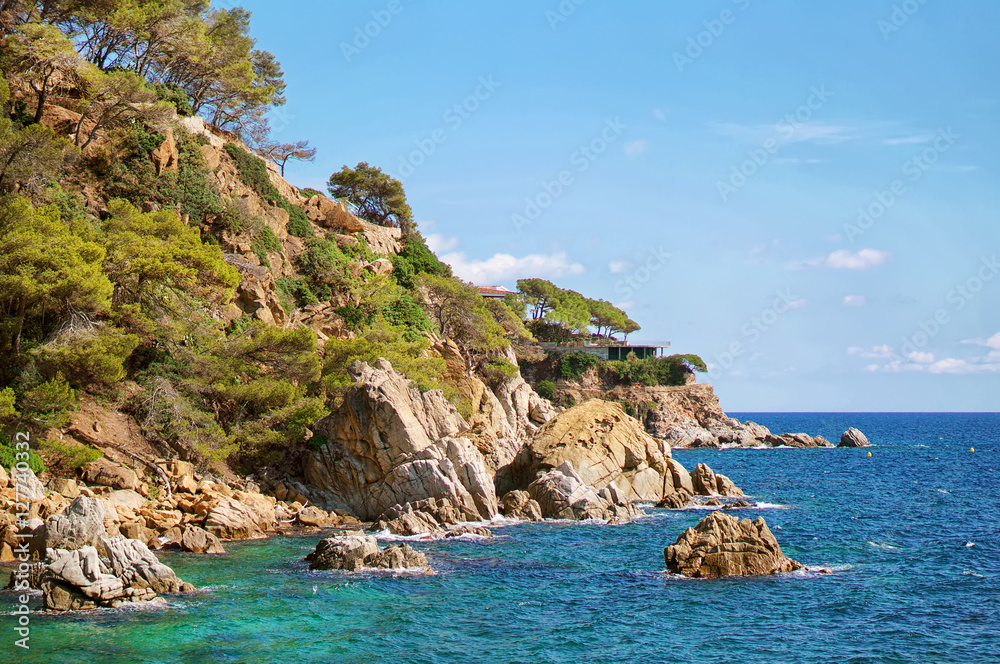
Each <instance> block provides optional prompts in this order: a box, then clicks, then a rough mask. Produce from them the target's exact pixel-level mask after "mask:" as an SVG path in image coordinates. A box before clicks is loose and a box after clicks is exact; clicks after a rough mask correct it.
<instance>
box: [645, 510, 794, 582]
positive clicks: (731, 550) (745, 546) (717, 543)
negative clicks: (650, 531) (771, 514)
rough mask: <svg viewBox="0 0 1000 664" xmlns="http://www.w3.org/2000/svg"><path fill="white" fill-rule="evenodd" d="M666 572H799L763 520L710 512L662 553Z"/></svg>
mask: <svg viewBox="0 0 1000 664" xmlns="http://www.w3.org/2000/svg"><path fill="white" fill-rule="evenodd" d="M663 557H664V559H665V561H666V564H667V569H668V570H670V571H671V572H673V573H675V574H683V575H684V576H690V577H720V576H748V575H764V574H779V573H783V572H793V571H795V570H797V569H801V568H802V565H801V564H800V563H797V562H795V561H794V560H792V559H791V558H788V557H786V556H785V554H784V553H782V551H781V546H780V545H779V544H778V541H777V540H776V539H775V537H774V535H773V534H771V531H770V529H769V528H768V527H767V524H766V523H765V522H764V519H763V518H762V517H758V518H757V519H755V520H754V521H750V519H743V520H740V519H738V518H736V517H734V516H730V515H728V514H724V513H722V512H720V511H716V512H712V513H711V514H709V515H708V516H706V517H705V518H704V519H702V520H701V522H700V523H699V524H698V525H697V526H695V527H694V528H688V529H687V530H685V531H684V532H683V533H682V534H681V535H680V537H678V538H677V541H676V542H674V543H673V544H671V545H670V546H668V547H666V548H665V549H664V550H663Z"/></svg>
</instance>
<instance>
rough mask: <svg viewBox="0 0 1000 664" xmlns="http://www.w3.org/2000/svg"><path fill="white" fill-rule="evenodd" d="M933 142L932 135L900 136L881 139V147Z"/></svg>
mask: <svg viewBox="0 0 1000 664" xmlns="http://www.w3.org/2000/svg"><path fill="white" fill-rule="evenodd" d="M933 140H934V134H919V135H917V136H900V137H897V138H883V139H882V140H881V141H880V143H882V145H919V144H920V143H930V142H931V141H933Z"/></svg>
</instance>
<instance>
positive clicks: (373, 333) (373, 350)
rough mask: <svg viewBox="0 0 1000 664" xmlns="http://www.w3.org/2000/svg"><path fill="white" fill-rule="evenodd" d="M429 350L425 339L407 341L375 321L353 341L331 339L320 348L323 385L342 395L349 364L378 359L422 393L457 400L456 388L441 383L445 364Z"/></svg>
mask: <svg viewBox="0 0 1000 664" xmlns="http://www.w3.org/2000/svg"><path fill="white" fill-rule="evenodd" d="M428 348H430V342H429V341H428V340H427V339H426V338H424V337H420V338H418V339H414V340H408V339H407V338H406V330H404V329H403V328H402V327H394V326H391V325H389V324H387V323H385V322H384V321H378V322H376V324H375V325H374V326H373V327H372V328H370V329H368V330H366V331H364V332H363V333H362V334H359V335H358V336H357V337H355V338H353V339H330V340H329V341H327V342H326V344H325V345H324V346H323V351H324V353H325V362H324V364H323V383H324V385H325V386H326V388H327V390H329V392H330V393H331V394H332V395H334V396H337V395H342V394H343V393H344V392H345V391H346V390H347V388H348V387H350V385H351V378H350V376H349V375H348V372H347V370H348V368H349V367H350V366H351V364H353V363H354V362H355V361H361V362H367V363H368V364H372V365H373V364H375V361H376V360H378V359H379V358H380V357H381V358H385V359H386V360H388V361H389V363H390V364H392V366H393V368H394V369H396V371H399V372H400V373H403V374H405V375H406V377H407V378H409V379H410V380H411V381H413V382H414V383H415V384H416V386H417V387H418V388H419V389H420V390H421V391H422V392H426V391H427V390H431V389H441V390H444V392H445V394H446V395H448V396H449V397H451V398H453V399H454V398H457V393H456V391H455V389H454V388H452V387H451V386H449V385H448V384H447V383H445V381H444V376H445V373H446V372H447V366H446V364H445V361H444V360H443V359H442V358H440V357H437V356H429V355H428V353H427V350H428Z"/></svg>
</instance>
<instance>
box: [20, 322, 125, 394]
mask: <svg viewBox="0 0 1000 664" xmlns="http://www.w3.org/2000/svg"><path fill="white" fill-rule="evenodd" d="M138 345H139V337H137V336H136V335H134V334H126V333H124V332H122V331H121V330H118V329H115V328H113V327H97V326H94V327H91V328H83V329H73V328H70V329H67V330H64V331H63V332H61V333H60V334H59V335H58V336H57V337H56V338H55V339H53V340H52V341H50V342H49V343H47V344H45V345H43V346H39V347H38V348H35V349H33V350H32V351H31V353H32V355H34V356H35V358H36V359H37V360H38V363H39V366H40V367H41V369H42V373H43V374H44V375H46V376H55V375H60V374H61V375H65V376H69V377H70V383H71V384H72V385H73V386H74V387H78V388H79V387H86V386H88V385H96V386H99V387H110V386H111V385H114V384H115V383H117V382H118V381H119V380H121V379H122V378H124V377H125V368H124V366H123V365H124V363H125V361H126V360H127V359H128V357H129V355H131V354H132V351H134V350H135V348H136V346H138Z"/></svg>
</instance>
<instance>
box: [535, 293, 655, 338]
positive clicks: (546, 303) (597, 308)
mask: <svg viewBox="0 0 1000 664" xmlns="http://www.w3.org/2000/svg"><path fill="white" fill-rule="evenodd" d="M517 288H518V290H519V291H520V294H519V296H517V299H516V300H517V301H516V304H515V307H516V306H520V307H521V310H522V311H523V308H524V307H525V306H527V307H528V309H529V312H530V313H529V315H530V316H531V320H532V321H535V322H542V321H548V322H549V323H555V324H556V325H559V326H560V327H562V328H565V329H566V330H569V331H572V332H576V333H580V334H582V333H586V332H587V330H588V328H589V327H591V326H593V327H595V328H597V331H596V334H597V335H599V336H609V337H610V336H612V335H614V334H618V333H623V334H625V335H626V336H627V335H628V334H630V333H632V332H635V331H637V330H639V329H640V327H639V325H638V323H636V322H635V321H633V320H632V319H631V318H629V317H628V314H626V313H625V312H624V311H622V310H621V309H619V308H618V307H616V306H615V305H613V304H611V303H610V302H608V301H606V300H593V299H591V298H588V297H584V296H583V295H581V294H580V293H578V292H576V291H574V290H569V289H565V288H560V287H558V286H556V285H555V284H554V283H552V282H551V281H546V280H545V279H520V280H518V282H517Z"/></svg>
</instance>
